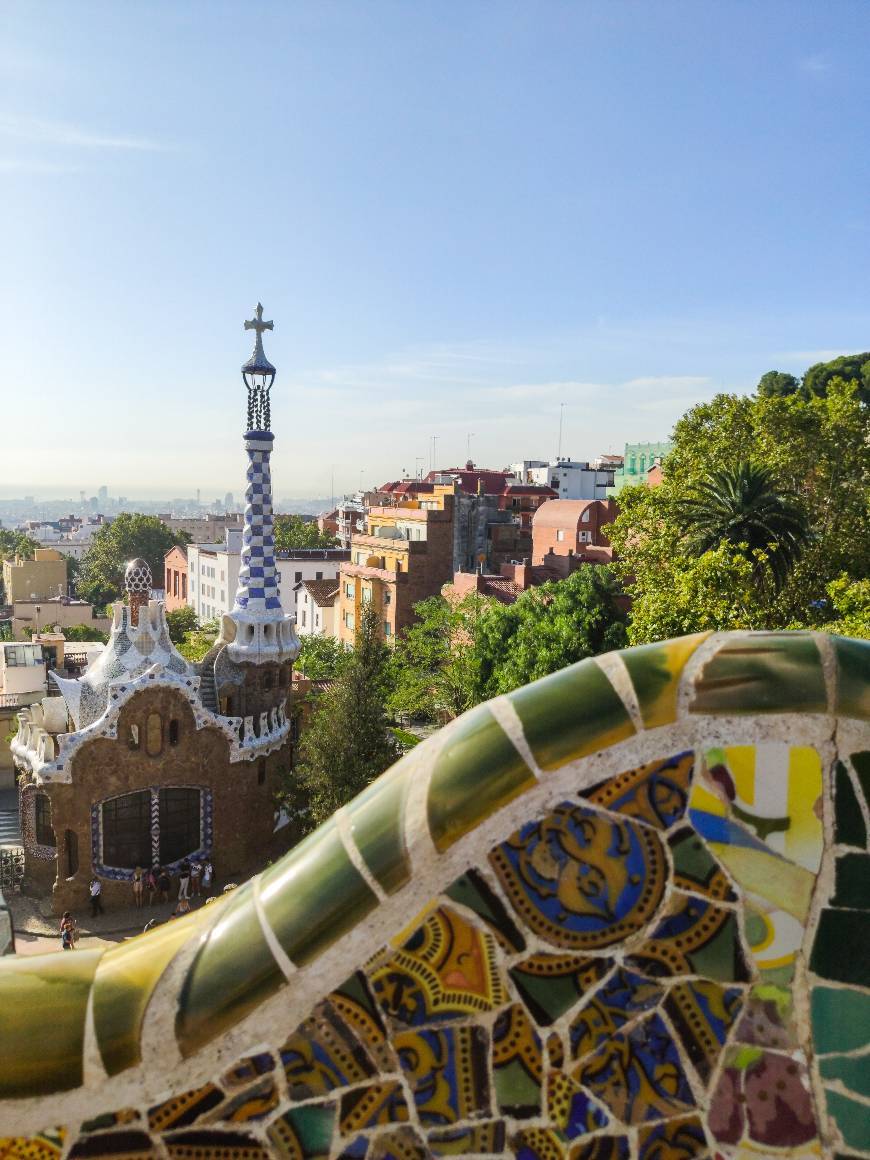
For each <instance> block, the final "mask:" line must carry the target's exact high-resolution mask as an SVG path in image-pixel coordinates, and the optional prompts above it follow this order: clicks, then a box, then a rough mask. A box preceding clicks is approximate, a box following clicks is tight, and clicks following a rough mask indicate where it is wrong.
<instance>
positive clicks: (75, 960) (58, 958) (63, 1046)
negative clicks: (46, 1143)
mask: <svg viewBox="0 0 870 1160" xmlns="http://www.w3.org/2000/svg"><path fill="white" fill-rule="evenodd" d="M102 956H103V951H102V950H88V951H85V950H77V951H68V952H66V953H64V952H55V953H53V954H47V955H33V956H32V957H29V958H21V957H17V958H13V957H10V958H4V959H0V1098H4V1099H13V1098H15V1097H17V1096H42V1095H48V1094H49V1093H50V1092H58V1091H67V1090H68V1089H69V1088H74V1087H78V1086H79V1084H81V1082H82V1045H83V1043H84V1034H85V1011H86V1009H87V1003H88V994H89V992H90V989H91V985H92V983H93V980H94V973H95V971H96V969H97V963H99V961H100V959H101V958H102Z"/></svg>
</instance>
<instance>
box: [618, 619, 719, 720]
mask: <svg viewBox="0 0 870 1160" xmlns="http://www.w3.org/2000/svg"><path fill="white" fill-rule="evenodd" d="M709 635H710V633H709V632H697V633H693V634H691V635H689V636H681V637H679V638H678V639H676V640H668V641H662V642H660V643H657V644H644V645H639V646H637V647H636V648H627V649H623V650H622V652H621V653H620V654H619V655H620V656H621V657H622V660H623V661H624V663H625V667H626V668H627V669H628V675H629V676H630V677H631V683H632V685H633V686H634V691H635V695H636V696H637V703H638V705H639V706H640V712H641V716H642V718H643V723H644V726H645V728H647V729H655V728H656V727H657V726H659V725H669V724H670V723H671V722H672V721H676V719H677V693H678V692H679V688H680V678H681V676H682V672H683V668H684V666H685V664H686V661H687V660H688V659H689V657H690V656H691V655H692V653H693V652H694V651H695V649H696V648H697V647H698V645H699V644H701V643H702V641H704V640H706V639H707V637H708V636H709Z"/></svg>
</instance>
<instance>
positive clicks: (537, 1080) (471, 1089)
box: [0, 633, 870, 1160]
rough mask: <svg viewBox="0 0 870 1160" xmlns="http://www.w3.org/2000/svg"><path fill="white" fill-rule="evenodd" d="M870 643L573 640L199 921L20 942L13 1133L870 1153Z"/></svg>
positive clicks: (681, 1157) (525, 1157)
mask: <svg viewBox="0 0 870 1160" xmlns="http://www.w3.org/2000/svg"><path fill="white" fill-rule="evenodd" d="M867 652H868V650H867V649H866V648H865V646H864V645H863V644H861V643H860V642H834V646H833V648H830V647H828V646H827V645H825V646H824V647H821V646H820V645H819V643H818V641H817V640H816V638H815V637H814V636H813V635H812V634H769V633H765V634H733V635H726V636H723V637H716V636H706V637H705V636H704V635H703V634H702V635H700V636H698V637H693V638H685V639H684V640H682V641H672V642H666V643H664V644H662V645H652V646H644V647H643V648H642V649H637V650H628V651H627V652H626V653H624V654H623V662H622V667H621V668H620V667H619V666H614V665H608V664H606V663H604V662H601V663H599V661H597V660H591V661H585V662H582V663H581V664H580V665H578V666H574V667H573V668H572V669H569V670H566V671H565V672H564V673H558V674H555V675H554V676H552V677H549V678H546V680H544V681H542V682H538V683H536V684H535V685H533V686H530V687H529V688H528V689H524V690H519V691H518V692H517V693H514V694H510V695H509V697H507V698H502V699H500V701H499V702H494V703H493V704H492V705H491V706H486V707H481V708H479V709H477V710H475V711H474V712H473V713H472V714H470V715H468V716H467V717H466V718H463V719H461V720H460V721H459V722H457V723H455V724H454V725H452V726H449V727H448V728H446V729H445V730H444V731H443V733H441V734H439V735H438V736H436V737H435V738H433V739H432V740H431V742H429V743H427V744H424V745H421V746H419V747H417V749H415V751H414V753H413V754H410V755H409V756H408V757H407V758H406V759H403V761H402V762H400V763H398V764H397V765H396V766H395V767H394V768H393V769H392V770H390V771H389V772H388V773H387V774H386V775H385V776H384V778H383V779H381V780H380V781H379V782H377V783H375V784H374V785H373V786H371V787H370V788H369V789H368V790H367V791H366V792H365V794H363V795H361V797H360V798H358V799H357V800H356V801H355V802H353V803H351V804H350V805H349V806H347V807H346V808H345V809H344V810H343V811H341V812H340V814H339V815H338V816H337V817H336V818H335V819H334V820H333V821H331V822H330V823H329V824H328V825H327V826H326V827H324V828H323V829H322V830H321V831H318V833H316V834H314V835H312V836H311V837H310V838H309V839H307V840H306V841H305V842H304V843H302V844H301V845H300V846H299V847H297V848H296V850H294V851H293V852H292V853H291V854H290V855H288V856H287V858H285V859H283V860H282V861H281V862H279V863H278V864H276V865H275V866H273V867H270V869H269V870H268V871H267V872H266V873H265V874H264V875H262V876H261V878H260V879H259V881H258V882H257V883H256V884H252V885H248V886H244V887H242V888H240V889H238V890H236V891H234V892H233V893H232V894H231V895H230V896H229V897H228V898H227V899H226V900H225V901H224V902H222V903H220V904H219V905H217V906H214V907H209V908H208V910H207V911H206V910H205V909H204V910H203V911H201V912H199V913H198V914H197V915H196V916H195V919H192V920H176V922H174V923H172V924H170V925H169V926H167V927H165V928H161V929H159V930H158V931H156V932H155V933H154V934H153V935H146V936H143V937H142V938H140V939H134V940H132V941H131V942H130V943H127V944H124V945H122V946H119V947H116V948H114V949H112V950H111V951H108V952H106V953H103V952H100V951H93V952H79V953H77V954H76V955H75V956H61V955H57V956H52V957H51V958H50V959H49V958H44V959H42V960H41V961H40V960H37V959H30V960H25V959H20V960H19V959H11V960H3V961H0V1131H3V1132H5V1133H6V1135H5V1136H4V1137H3V1138H0V1160H7V1158H15V1160H19V1158H20V1160H66V1158H67V1157H90V1156H95V1157H111V1158H115V1160H132V1158H134V1157H135V1158H138V1157H142V1158H144V1157H155V1158H157V1157H159V1158H160V1160H208V1158H212V1157H216V1158H218V1160H273V1158H279V1160H283V1158H288V1160H321V1158H322V1160H339V1158H347V1160H427V1158H429V1157H442V1156H444V1157H448V1156H474V1157H488V1156H492V1157H500V1156H509V1157H517V1158H521V1160H688V1158H690V1157H709V1158H710V1160H759V1158H764V1157H777V1158H779V1160H810V1158H814V1160H815V1158H818V1160H822V1158H823V1157H825V1158H831V1160H836V1158H861V1157H863V1158H864V1160H867V1158H868V1157H870V873H868V870H870V844H868V834H870V800H868V799H870V740H868V724H867V721H868V716H870V713H868V710H867V706H868V704H870V697H868V693H867V687H868V672H867V668H866V667H865V668H863V669H862V662H863V660H866V657H867ZM687 666H688V668H687ZM617 669H618V671H619V672H620V673H621V674H622V676H621V679H622V682H623V683H622V684H620V682H619V681H617V680H615V679H614V680H611V675H610V674H611V673H614V672H615V671H617ZM687 674H688V675H687ZM625 681H628V683H629V685H630V691H631V693H632V695H629V691H627V687H626V685H625ZM829 707H830V708H833V709H835V710H836V711H837V712H838V713H839V716H838V717H834V716H826V715H825V714H826V713H827V712H828V710H829ZM781 715H784V716H783V717H782V722H780V716H781ZM155 1021H156V1022H155ZM155 1028H159V1035H158V1033H157V1032H156V1031H155ZM160 1035H162V1036H164V1037H168V1039H172V1037H173V1036H174V1042H171V1043H170V1042H168V1041H167V1040H164V1041H163V1045H164V1047H165V1049H166V1050H165V1051H164V1052H162V1053H158V1052H157V1049H156V1048H155V1043H157V1042H158V1040H159V1036H160ZM175 1057H177V1058H178V1059H179V1060H180V1061H181V1063H180V1064H177V1065H176V1064H173V1063H172V1060H173V1059H174V1058H175ZM164 1058H165V1059H166V1060H168V1061H169V1064H170V1065H171V1066H173V1067H175V1070H174V1071H172V1070H171V1068H170V1071H169V1072H168V1073H167V1077H166V1078H165V1079H164V1077H163V1075H162V1073H161V1074H160V1075H159V1079H158V1078H155V1076H154V1073H155V1071H156V1070H158V1060H159V1061H160V1065H161V1066H162V1061H163V1059H164ZM83 1061H84V1062H83ZM185 1066H187V1067H190V1068H191V1069H192V1070H191V1076H192V1075H193V1069H194V1068H195V1075H196V1079H197V1081H198V1082H195V1083H194V1082H184V1079H182V1080H180V1081H179V1079H178V1076H179V1075H181V1076H184V1071H183V1068H184V1067H185ZM101 1068H102V1069H103V1070H102V1071H101V1070H100V1069H101ZM107 1080H109V1081H110V1084H107V1083H106V1081H107ZM103 1085H106V1088H107V1091H108V1090H109V1087H110V1085H116V1086H114V1087H111V1091H112V1092H114V1091H116V1090H117V1091H120V1092H121V1093H122V1098H120V1097H119V1098H118V1099H117V1100H114V1102H113V1096H111V1095H109V1094H104V1093H103V1090H102V1088H103ZM37 1097H38V1098H39V1100H40V1103H39V1104H38V1108H39V1113H38V1114H39V1116H40V1117H42V1116H44V1121H42V1120H40V1122H45V1123H47V1124H50V1125H51V1126H50V1127H45V1128H44V1129H43V1130H42V1132H37V1133H34V1132H33V1130H32V1127H30V1128H28V1130H27V1131H24V1130H18V1121H17V1120H16V1116H18V1115H19V1114H20V1109H21V1108H22V1107H24V1106H29V1105H28V1100H29V1099H31V1100H34V1101H35V1098H37ZM7 1109H8V1114H7ZM28 1123H29V1124H32V1123H33V1117H31V1119H30V1120H29V1121H28Z"/></svg>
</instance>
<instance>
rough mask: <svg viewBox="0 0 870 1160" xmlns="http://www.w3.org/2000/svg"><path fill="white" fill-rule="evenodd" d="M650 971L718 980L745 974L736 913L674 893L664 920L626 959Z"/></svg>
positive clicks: (739, 979)
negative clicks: (700, 976) (701, 976)
mask: <svg viewBox="0 0 870 1160" xmlns="http://www.w3.org/2000/svg"><path fill="white" fill-rule="evenodd" d="M626 961H627V963H628V964H629V965H630V966H633V967H634V968H635V969H637V970H639V971H642V972H644V973H646V974H649V975H654V976H656V977H665V976H668V975H703V976H704V977H705V978H708V979H714V980H716V981H718V982H720V983H742V982H746V981H747V980H748V978H749V972H748V970H747V967H746V963H745V961H744V958H743V951H742V949H741V945H740V937H739V931H738V928H737V919H736V916H735V914H734V912H733V911H732V910H730V909H728V908H727V907H724V906H719V905H717V904H716V903H714V902H706V901H705V900H703V899H701V898H695V897H693V896H692V895H688V894H680V893H678V892H677V891H674V892H673V894H672V895H671V899H670V902H669V904H668V909H667V912H666V915H665V917H664V918H663V920H662V921H661V922H660V923H659V924H658V925H657V926H656V927H655V929H654V930H653V932H652V934H651V936H650V938H648V939H647V940H646V941H645V942H644V943H643V944H642V945H641V946H640V947H638V949H637V950H636V951H635V952H634V954H632V955H631V956H630V957H629V958H628V959H627V960H626Z"/></svg>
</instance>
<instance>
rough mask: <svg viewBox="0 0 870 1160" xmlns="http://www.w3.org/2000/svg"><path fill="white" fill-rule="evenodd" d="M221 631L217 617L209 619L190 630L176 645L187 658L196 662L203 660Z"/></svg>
mask: <svg viewBox="0 0 870 1160" xmlns="http://www.w3.org/2000/svg"><path fill="white" fill-rule="evenodd" d="M219 631H220V623H219V622H218V621H217V620H216V619H215V620H207V621H206V622H205V624H202V625H200V627H199V628H194V629H191V630H189V631H188V632H187V633H186V634H185V636H184V639H183V640H182V641H181V642H180V643H176V646H175V647H176V648H177V649H178V651H179V652H180V653H181V655H182V656H183V657H184V658H185V659H186V660H189V661H193V662H194V663H196V662H197V661H201V660H202V658H203V657H204V656H205V654H206V653H207V652H208V650H209V649H210V648H211V646H212V645H213V644H214V642H215V641H216V640H217V637H218V632H219Z"/></svg>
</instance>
